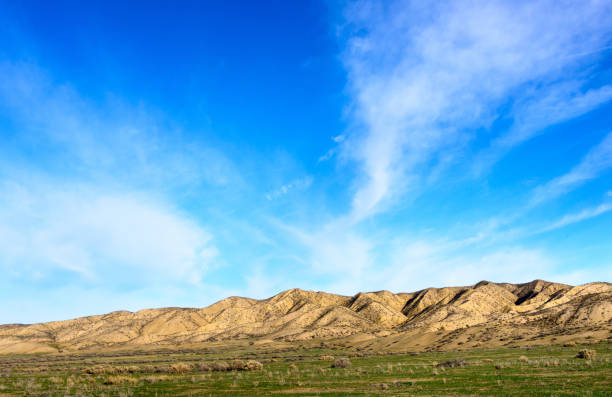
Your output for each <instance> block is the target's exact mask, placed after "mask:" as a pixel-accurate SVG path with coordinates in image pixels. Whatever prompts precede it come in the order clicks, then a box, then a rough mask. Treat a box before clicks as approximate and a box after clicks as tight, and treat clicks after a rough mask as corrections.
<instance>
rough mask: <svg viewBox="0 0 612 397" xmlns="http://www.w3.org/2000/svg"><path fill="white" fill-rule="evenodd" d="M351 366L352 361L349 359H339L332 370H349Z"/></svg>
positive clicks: (335, 361)
mask: <svg viewBox="0 0 612 397" xmlns="http://www.w3.org/2000/svg"><path fill="white" fill-rule="evenodd" d="M350 366H351V360H349V359H348V358H344V357H342V358H337V359H335V360H334V363H333V364H332V368H349V367H350Z"/></svg>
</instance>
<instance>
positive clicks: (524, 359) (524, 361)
mask: <svg viewBox="0 0 612 397" xmlns="http://www.w3.org/2000/svg"><path fill="white" fill-rule="evenodd" d="M519 361H520V362H522V363H528V362H529V359H528V358H527V356H520V357H519Z"/></svg>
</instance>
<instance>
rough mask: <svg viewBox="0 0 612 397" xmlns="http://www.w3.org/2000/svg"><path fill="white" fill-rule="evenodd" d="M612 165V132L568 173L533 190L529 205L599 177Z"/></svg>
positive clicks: (556, 195)
mask: <svg viewBox="0 0 612 397" xmlns="http://www.w3.org/2000/svg"><path fill="white" fill-rule="evenodd" d="M610 167H612V133H608V135H607V136H606V137H605V138H604V139H603V141H601V142H600V143H599V144H598V145H596V146H595V147H593V148H592V149H591V150H590V151H589V152H588V153H587V154H586V156H585V157H584V158H583V159H582V161H580V163H578V164H577V165H576V166H575V167H574V168H572V169H571V170H570V171H569V172H568V173H566V174H564V175H562V176H559V177H557V178H555V179H553V180H551V181H550V182H548V183H546V184H544V185H542V186H539V187H538V188H537V189H535V191H534V192H533V196H532V198H531V201H530V203H529V206H530V207H532V206H536V205H539V204H541V203H542V202H545V201H548V200H551V199H554V198H556V197H558V196H560V195H562V194H565V193H567V192H569V191H571V190H573V189H576V188H577V187H579V186H581V185H583V184H584V183H586V182H588V181H589V180H592V179H594V178H596V177H598V176H599V175H600V174H601V173H603V172H605V171H606V170H608V169H609V168H610Z"/></svg>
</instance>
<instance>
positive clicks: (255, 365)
mask: <svg viewBox="0 0 612 397" xmlns="http://www.w3.org/2000/svg"><path fill="white" fill-rule="evenodd" d="M246 369H247V370H248V371H261V370H262V369H263V364H262V363H260V362H259V361H256V360H249V361H247V362H246Z"/></svg>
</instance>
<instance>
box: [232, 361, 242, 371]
mask: <svg viewBox="0 0 612 397" xmlns="http://www.w3.org/2000/svg"><path fill="white" fill-rule="evenodd" d="M244 366H245V364H244V361H242V360H234V361H232V363H231V364H230V367H231V369H232V370H234V371H242V370H244V369H245V368H244Z"/></svg>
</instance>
